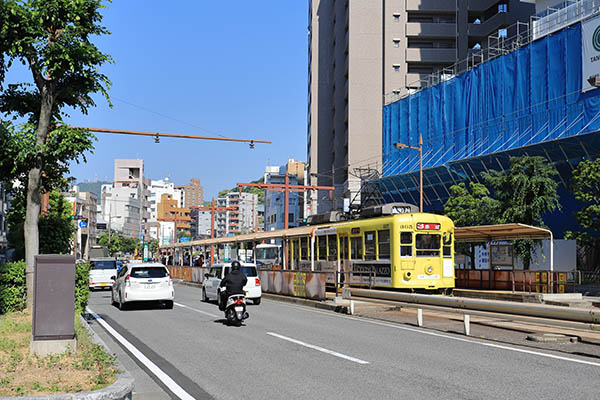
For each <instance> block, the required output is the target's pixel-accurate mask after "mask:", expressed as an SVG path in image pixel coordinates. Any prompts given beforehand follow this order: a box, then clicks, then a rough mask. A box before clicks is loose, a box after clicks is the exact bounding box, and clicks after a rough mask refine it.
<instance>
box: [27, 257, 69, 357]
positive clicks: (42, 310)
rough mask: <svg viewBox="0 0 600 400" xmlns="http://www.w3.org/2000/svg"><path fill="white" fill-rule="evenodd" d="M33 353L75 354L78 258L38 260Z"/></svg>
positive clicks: (36, 259) (36, 261)
mask: <svg viewBox="0 0 600 400" xmlns="http://www.w3.org/2000/svg"><path fill="white" fill-rule="evenodd" d="M34 275H35V278H34V282H35V287H34V292H35V293H34V303H33V326H32V328H33V330H32V334H33V337H32V342H31V343H32V345H31V352H32V353H36V354H39V355H46V354H56V353H62V352H64V351H66V350H68V349H69V348H70V349H71V350H75V348H74V347H75V327H74V325H73V318H74V315H75V256H73V255H59V254H44V255H38V256H35V269H34Z"/></svg>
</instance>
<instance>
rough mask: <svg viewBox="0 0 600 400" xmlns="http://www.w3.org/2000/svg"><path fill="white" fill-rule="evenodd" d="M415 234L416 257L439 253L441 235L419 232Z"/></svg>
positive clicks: (432, 255)
mask: <svg viewBox="0 0 600 400" xmlns="http://www.w3.org/2000/svg"><path fill="white" fill-rule="evenodd" d="M416 236H417V239H416V245H417V246H416V247H417V257H419V256H420V257H434V256H439V255H440V247H441V244H442V243H441V242H442V241H441V235H438V234H428V233H419V234H417V235H416Z"/></svg>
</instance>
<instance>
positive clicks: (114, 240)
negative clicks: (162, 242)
mask: <svg viewBox="0 0 600 400" xmlns="http://www.w3.org/2000/svg"><path fill="white" fill-rule="evenodd" d="M139 242H140V241H139V240H138V239H135V238H132V237H128V236H124V235H123V234H122V233H120V232H117V231H112V232H111V236H110V241H109V239H108V234H106V233H105V234H102V235H101V236H100V237H99V238H98V244H99V245H100V246H104V247H106V248H107V249H108V252H109V253H110V255H111V256H113V257H114V256H117V255H122V254H133V252H134V251H135V249H136V248H137V247H138V243H139Z"/></svg>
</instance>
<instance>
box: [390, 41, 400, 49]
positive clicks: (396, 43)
mask: <svg viewBox="0 0 600 400" xmlns="http://www.w3.org/2000/svg"><path fill="white" fill-rule="evenodd" d="M392 42H394V47H400V39H393V40H392Z"/></svg>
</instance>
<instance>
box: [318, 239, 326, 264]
mask: <svg viewBox="0 0 600 400" xmlns="http://www.w3.org/2000/svg"><path fill="white" fill-rule="evenodd" d="M317 248H318V249H319V254H318V257H317V259H318V260H326V259H327V236H317Z"/></svg>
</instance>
